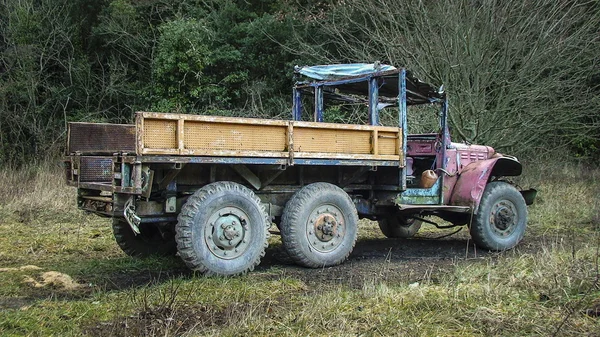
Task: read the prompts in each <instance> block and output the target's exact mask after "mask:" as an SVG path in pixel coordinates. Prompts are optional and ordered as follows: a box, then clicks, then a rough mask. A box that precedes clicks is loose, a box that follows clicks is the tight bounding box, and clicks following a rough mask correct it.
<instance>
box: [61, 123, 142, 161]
mask: <svg viewBox="0 0 600 337" xmlns="http://www.w3.org/2000/svg"><path fill="white" fill-rule="evenodd" d="M68 137H69V140H68V148H67V154H70V153H93V154H113V153H116V152H135V126H134V125H128V124H104V123H69V136H68Z"/></svg>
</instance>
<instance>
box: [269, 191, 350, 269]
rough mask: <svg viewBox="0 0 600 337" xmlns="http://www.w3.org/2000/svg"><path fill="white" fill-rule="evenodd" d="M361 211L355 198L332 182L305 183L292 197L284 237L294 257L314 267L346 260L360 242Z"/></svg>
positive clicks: (284, 221)
mask: <svg viewBox="0 0 600 337" xmlns="http://www.w3.org/2000/svg"><path fill="white" fill-rule="evenodd" d="M357 226H358V214H357V212H356V207H355V206H354V203H353V202H352V199H350V197H349V196H348V194H347V193H346V192H344V190H342V189H341V188H339V187H337V186H335V185H332V184H329V183H314V184H310V185H307V186H305V187H303V188H302V189H301V190H299V191H298V192H296V194H294V196H293V197H292V198H291V199H290V201H288V203H287V204H286V206H285V209H284V211H283V216H282V218H281V240H282V241H283V246H284V247H285V249H286V251H287V253H288V254H289V256H290V258H291V259H292V260H293V261H294V262H296V263H297V264H299V265H302V266H305V267H311V268H319V267H328V266H334V265H338V264H340V263H342V262H344V261H345V260H346V259H347V258H348V256H349V255H350V253H351V252H352V249H353V248H354V243H355V242H356V237H357V232H358V229H357Z"/></svg>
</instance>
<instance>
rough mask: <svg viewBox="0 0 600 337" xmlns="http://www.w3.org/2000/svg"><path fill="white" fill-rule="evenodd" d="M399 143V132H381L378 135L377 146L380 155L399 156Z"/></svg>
mask: <svg viewBox="0 0 600 337" xmlns="http://www.w3.org/2000/svg"><path fill="white" fill-rule="evenodd" d="M399 142H400V137H399V133H398V132H383V131H379V132H378V134H377V143H378V144H377V145H378V149H379V154H381V155H392V154H395V155H398V154H399V153H398V150H399V149H400V146H398V143H399Z"/></svg>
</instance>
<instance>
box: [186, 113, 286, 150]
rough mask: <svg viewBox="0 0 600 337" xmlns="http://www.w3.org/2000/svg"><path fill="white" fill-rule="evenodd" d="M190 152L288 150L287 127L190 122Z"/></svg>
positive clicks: (188, 127)
mask: <svg viewBox="0 0 600 337" xmlns="http://www.w3.org/2000/svg"><path fill="white" fill-rule="evenodd" d="M184 134H185V147H186V148H187V149H190V150H199V149H210V150H237V151H279V152H283V151H285V144H286V127H285V126H270V125H244V124H227V123H206V122H190V121H186V122H185V126H184Z"/></svg>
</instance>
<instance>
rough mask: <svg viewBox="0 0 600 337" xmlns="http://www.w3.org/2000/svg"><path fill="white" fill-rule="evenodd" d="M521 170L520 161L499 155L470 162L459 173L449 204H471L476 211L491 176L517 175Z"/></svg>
mask: <svg viewBox="0 0 600 337" xmlns="http://www.w3.org/2000/svg"><path fill="white" fill-rule="evenodd" d="M522 171H523V166H522V165H521V163H519V161H517V160H516V159H515V158H511V157H500V156H499V157H495V158H491V159H486V160H480V161H476V162H473V163H470V164H469V165H467V166H465V167H464V168H463V169H462V170H461V171H460V173H459V176H458V180H457V181H456V184H455V185H454V189H453V191H452V196H451V197H450V204H451V205H455V206H471V207H473V210H474V211H477V208H478V207H479V202H480V201H481V196H482V195H483V190H484V189H485V186H486V185H487V183H488V180H489V178H490V177H491V176H494V177H498V176H518V175H520V174H521V172H522Z"/></svg>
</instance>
